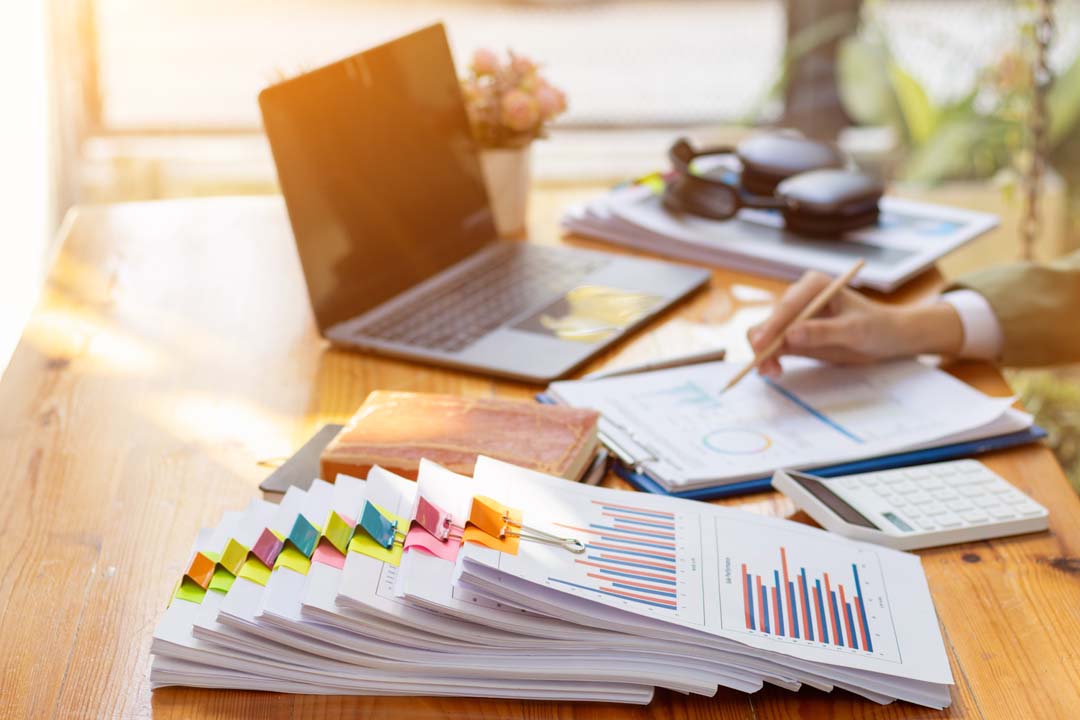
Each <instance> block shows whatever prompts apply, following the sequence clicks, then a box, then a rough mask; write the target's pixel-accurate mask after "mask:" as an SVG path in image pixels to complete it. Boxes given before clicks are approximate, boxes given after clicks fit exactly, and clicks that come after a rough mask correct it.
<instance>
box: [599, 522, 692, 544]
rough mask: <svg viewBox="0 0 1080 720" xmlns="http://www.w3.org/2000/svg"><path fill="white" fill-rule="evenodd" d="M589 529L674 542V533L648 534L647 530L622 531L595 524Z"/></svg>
mask: <svg viewBox="0 0 1080 720" xmlns="http://www.w3.org/2000/svg"><path fill="white" fill-rule="evenodd" d="M589 527H591V528H592V529H593V530H607V531H608V532H617V533H624V534H626V535H640V536H641V537H647V538H652V539H653V540H671V541H672V542H675V533H674V531H668V532H665V533H656V532H649V531H648V530H638V529H636V528H635V529H633V530H623V529H622V528H617V527H609V526H607V525H597V524H596V523H590V524H589Z"/></svg>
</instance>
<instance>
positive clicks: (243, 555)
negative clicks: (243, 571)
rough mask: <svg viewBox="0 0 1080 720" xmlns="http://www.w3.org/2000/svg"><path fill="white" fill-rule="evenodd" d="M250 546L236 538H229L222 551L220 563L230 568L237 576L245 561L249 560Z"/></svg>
mask: <svg viewBox="0 0 1080 720" xmlns="http://www.w3.org/2000/svg"><path fill="white" fill-rule="evenodd" d="M247 556H248V547H247V546H246V545H241V544H240V543H239V542H237V541H236V540H231V539H230V540H229V542H228V544H227V545H225V549H224V550H222V552H221V559H220V560H218V564H219V565H221V566H222V567H223V568H225V569H226V570H228V571H229V572H230V573H232V575H233V576H234V577H235V576H236V574H237V573H238V572H240V568H241V567H243V565H244V561H245V560H247Z"/></svg>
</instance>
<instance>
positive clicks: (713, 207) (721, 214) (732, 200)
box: [694, 185, 739, 218]
mask: <svg viewBox="0 0 1080 720" xmlns="http://www.w3.org/2000/svg"><path fill="white" fill-rule="evenodd" d="M694 200H695V201H696V202H697V204H698V205H699V206H701V208H702V209H703V210H705V211H707V213H708V214H709V215H710V216H712V217H714V218H728V217H731V216H732V215H734V214H735V213H736V212H737V211H738V209H739V200H738V198H737V197H736V195H735V190H734V189H733V188H729V187H726V186H723V185H711V186H708V187H703V188H700V189H699V190H698V192H697V193H695V197H694Z"/></svg>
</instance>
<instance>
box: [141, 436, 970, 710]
mask: <svg viewBox="0 0 1080 720" xmlns="http://www.w3.org/2000/svg"><path fill="white" fill-rule="evenodd" d="M151 650H152V653H153V656H154V658H153V665H152V670H151V682H152V684H153V686H154V687H161V686H166V685H187V686H196V687H209V688H238V689H253V690H272V691H278V692H292V693H324V694H364V695H458V696H483V697H503V698H536V699H558V700H593V701H609V702H624V703H638V704H643V703H647V702H649V701H650V700H651V699H652V696H653V692H654V689H655V688H657V687H659V688H668V689H671V690H675V691H678V692H681V693H695V694H702V695H713V694H714V693H715V692H716V691H717V689H718V688H719V687H725V688H734V689H737V690H742V691H745V692H754V691H757V690H759V689H761V687H762V686H763V685H764V684H765V683H769V684H771V685H776V686H779V687H782V688H786V689H788V690H791V691H798V690H799V688H800V687H802V685H804V684H805V685H809V686H811V687H814V688H818V689H820V690H823V691H831V690H833V689H834V688H840V689H844V690H848V691H851V692H853V693H857V694H858V695H861V696H863V697H865V698H868V699H869V700H872V701H875V702H879V703H887V702H890V701H892V700H894V699H903V700H907V701H909V702H912V703H917V704H920V705H925V706H928V707H933V708H943V707H945V706H947V705H949V702H950V690H949V686H950V685H951V684H952V678H951V675H950V671H949V664H948V659H947V657H946V654H945V649H944V646H943V643H942V638H941V635H940V632H939V629H938V624H937V619H936V615H935V612H934V606H933V603H932V601H931V598H930V593H929V590H928V588H927V583H926V578H925V576H924V574H923V571H922V568H921V566H920V564H919V560H918V558H917V557H915V556H914V555H909V554H906V553H901V552H897V551H893V550H889V549H885V548H881V547H877V546H873V545H866V544H862V543H858V542H854V541H851V540H846V539H844V538H841V537H837V536H833V535H830V534H828V533H826V532H824V531H822V530H818V529H815V528H810V527H807V526H805V525H801V524H797V523H792V522H788V521H784V520H778V519H771V518H764V517H760V516H757V515H753V514H750V513H746V512H743V511H739V510H735V509H730V508H722V507H715V506H711V505H705V504H702V503H695V502H691V501H686V500H678V499H672V498H664V497H655V496H650V495H642V494H631V493H626V492H621V491H617V490H611V489H606V488H595V487H589V486H584V485H580V484H577V483H570V482H567V481H565V480H562V479H559V478H555V477H552V476H547V475H542V474H540V473H537V472H535V471H530V470H525V469H523V468H519V467H517V466H514V465H510V464H507V463H503V462H500V461H497V460H492V459H490V458H487V457H481V458H480V459H479V460H478V462H477V464H476V468H475V472H474V476H473V477H467V476H463V475H457V474H455V473H453V472H451V471H449V470H446V469H445V468H442V467H440V466H438V465H436V464H434V463H431V462H427V461H425V462H424V463H422V465H421V467H420V471H419V477H418V480H417V481H416V482H412V481H409V480H405V479H403V478H400V477H398V476H395V475H393V474H391V473H389V472H387V471H385V470H382V469H381V468H377V467H376V468H373V469H372V470H371V472H370V473H369V475H368V477H367V479H366V481H362V480H358V479H354V478H350V477H348V476H344V475H340V476H338V478H337V481H336V483H334V484H329V483H326V482H323V481H322V480H317V481H315V482H314V483H313V484H312V486H311V488H310V489H309V490H308V491H306V492H305V491H303V490H299V489H298V488H292V489H290V490H289V492H288V493H287V494H286V495H285V497H284V499H283V500H282V502H281V504H280V505H273V504H270V503H266V502H263V501H254V502H252V503H251V504H250V505H249V506H248V507H247V508H246V509H245V510H243V511H240V512H230V513H225V515H224V517H223V518H222V520H221V522H220V523H219V524H218V525H217V526H216V527H214V528H210V529H207V530H205V531H203V532H201V533H200V534H199V537H198V540H197V541H196V544H195V548H194V551H193V553H192V555H191V561H190V563H189V564H188V566H187V572H186V573H185V575H184V578H183V579H182V580H181V582H180V583H179V585H178V587H177V589H176V591H175V593H174V595H173V598H172V600H171V602H170V604H169V607H168V609H167V610H166V611H165V614H164V616H163V618H162V620H161V622H160V623H159V625H158V627H157V629H156V630H155V632H154V638H153V643H152V646H151Z"/></svg>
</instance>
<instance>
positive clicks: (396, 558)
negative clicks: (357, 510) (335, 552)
mask: <svg viewBox="0 0 1080 720" xmlns="http://www.w3.org/2000/svg"><path fill="white" fill-rule="evenodd" d="M372 504H373V505H374V503H372ZM375 509H376V510H378V511H379V512H380V513H382V514H383V516H384V517H386V518H387V519H388V520H390V522H394V521H397V529H398V532H399V533H406V532H408V529H409V521H408V520H406V519H405V518H403V517H401V516H400V515H395V514H394V513H392V512H387V511H386V509H385V508H381V507H379V506H378V505H375ZM349 551H350V552H358V553H361V554H362V555H367V556H368V557H373V558H375V559H376V560H381V561H382V562H385V563H390V564H391V565H393V566H394V567H398V566H399V565H401V554H402V553H403V552H404V551H405V548H404V546H403V545H402V543H401V541H400V540H399V539H397V538H395V540H394V544H393V545H391V546H390V547H389V548H384V547H383V546H382V545H380V544H379V543H377V542H375V540H373V539H372V537H371V536H370V535H368V534H367V533H366V532H358V533H356V535H354V536H353V539H352V541H351V542H350V543H349Z"/></svg>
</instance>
